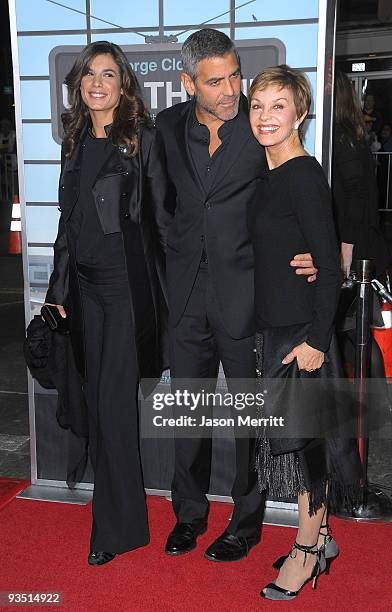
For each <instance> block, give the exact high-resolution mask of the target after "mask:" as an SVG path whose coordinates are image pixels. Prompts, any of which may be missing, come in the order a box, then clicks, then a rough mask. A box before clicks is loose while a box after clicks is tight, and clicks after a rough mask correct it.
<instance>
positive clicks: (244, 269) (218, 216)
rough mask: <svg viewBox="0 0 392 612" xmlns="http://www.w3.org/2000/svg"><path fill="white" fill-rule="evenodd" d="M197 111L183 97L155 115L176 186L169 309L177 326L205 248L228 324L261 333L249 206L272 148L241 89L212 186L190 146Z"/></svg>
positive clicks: (243, 332)
mask: <svg viewBox="0 0 392 612" xmlns="http://www.w3.org/2000/svg"><path fill="white" fill-rule="evenodd" d="M191 110H192V102H184V103H181V104H176V105H175V106H172V107H171V108H168V109H166V110H164V111H162V112H161V113H159V115H158V117H157V120H156V126H157V129H158V132H159V133H160V134H161V136H162V141H163V143H164V146H165V151H166V160H167V169H168V173H169V176H170V179H171V180H172V182H173V184H174V187H175V190H176V206H175V214H174V218H173V221H172V222H171V224H170V227H169V228H168V235H167V256H166V270H167V285H168V295H169V316H170V319H171V323H172V325H176V324H177V323H178V322H179V320H180V318H181V316H182V314H183V312H184V309H185V305H186V302H187V299H188V297H189V294H190V292H191V289H192V286H193V283H194V280H195V277H196V274H197V270H198V267H199V263H200V258H201V254H202V251H203V247H204V248H205V249H206V252H207V255H208V262H209V268H210V272H211V277H212V281H213V283H214V287H215V292H216V297H217V299H218V303H219V307H220V310H221V314H222V319H223V323H224V325H225V327H226V329H227V331H228V332H229V334H230V335H231V336H232V337H233V338H243V337H246V336H249V335H251V334H253V333H254V315H253V308H254V304H253V300H254V289H253V252H252V245H251V243H250V239H249V233H248V228H247V220H246V219H247V214H246V210H247V206H248V204H249V202H250V201H251V200H252V198H253V197H254V194H255V189H256V184H257V181H258V180H259V179H260V177H261V176H262V174H263V171H264V170H265V167H266V161H265V154H264V150H263V148H262V147H261V145H259V143H258V142H257V141H256V139H255V138H254V136H253V134H252V132H251V129H250V126H249V120H248V105H247V100H246V98H245V96H242V99H241V104H240V110H239V113H238V116H237V118H236V120H235V125H234V129H233V133H232V136H231V140H230V143H229V145H228V147H227V149H226V150H225V152H224V156H223V158H222V163H221V164H220V168H219V171H218V174H217V176H216V177H215V181H214V183H213V185H212V187H211V189H210V191H209V192H208V193H206V192H205V190H204V188H203V185H202V184H201V182H200V180H199V179H198V174H197V172H196V171H195V169H194V168H193V164H192V160H191V157H190V154H189V150H188V143H187V133H188V132H187V121H188V120H189V117H190V115H191Z"/></svg>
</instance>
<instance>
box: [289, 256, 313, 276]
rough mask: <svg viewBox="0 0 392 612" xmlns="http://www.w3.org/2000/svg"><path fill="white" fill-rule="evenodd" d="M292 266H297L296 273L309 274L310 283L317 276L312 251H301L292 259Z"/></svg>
mask: <svg viewBox="0 0 392 612" xmlns="http://www.w3.org/2000/svg"><path fill="white" fill-rule="evenodd" d="M290 266H292V267H293V268H296V270H295V273H296V274H300V275H302V276H307V277H308V278H307V281H308V283H313V281H315V280H316V278H317V268H315V267H314V264H313V259H312V256H311V254H310V253H299V254H298V255H296V256H295V257H294V259H292V260H291V261H290Z"/></svg>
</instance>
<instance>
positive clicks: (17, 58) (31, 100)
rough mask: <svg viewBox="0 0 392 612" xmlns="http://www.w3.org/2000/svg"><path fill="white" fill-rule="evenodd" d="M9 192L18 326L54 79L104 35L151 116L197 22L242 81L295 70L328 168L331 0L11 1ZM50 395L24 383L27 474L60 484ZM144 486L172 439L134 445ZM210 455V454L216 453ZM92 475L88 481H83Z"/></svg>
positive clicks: (51, 165) (40, 225)
mask: <svg viewBox="0 0 392 612" xmlns="http://www.w3.org/2000/svg"><path fill="white" fill-rule="evenodd" d="M9 5H10V21H11V30H12V44H13V62H14V76H15V105H16V117H17V135H18V154H19V195H20V200H21V204H22V215H23V220H22V221H23V247H24V273H25V289H26V292H25V297H26V321H27V323H28V322H29V320H30V319H31V317H32V316H33V315H34V314H36V313H37V312H38V311H39V309H40V307H41V305H42V303H43V300H44V296H45V293H46V289H47V284H48V279H49V276H50V273H51V270H52V262H53V258H52V245H53V242H54V240H55V237H56V233H57V224H58V217H59V211H58V208H57V206H58V203H57V188H58V177H59V171H60V145H61V138H62V127H61V120H60V116H61V113H62V112H63V111H64V109H65V108H66V106H67V89H66V86H65V85H64V77H65V75H66V74H67V72H68V70H69V69H70V67H71V66H72V64H73V62H74V60H75V58H76V56H77V55H78V53H79V51H80V50H81V49H82V48H83V47H84V46H85V45H86V44H87V43H89V42H92V41H98V40H110V41H112V42H114V43H116V44H118V45H120V46H121V47H122V48H123V49H124V51H125V52H126V54H127V57H128V59H129V62H130V64H131V65H132V67H133V69H134V71H135V73H136V75H137V77H138V79H139V81H140V84H141V86H142V89H143V93H144V97H145V101H146V103H147V105H148V107H149V108H150V110H151V113H152V115H153V116H154V115H156V114H157V113H158V112H159V111H160V110H162V109H163V108H166V107H168V106H171V105H173V104H176V103H178V102H181V101H184V100H186V92H185V90H184V89H183V88H182V86H181V82H180V73H181V68H182V67H181V59H180V50H181V44H182V43H183V42H184V40H185V39H186V38H187V37H188V36H189V34H191V33H192V32H193V31H195V30H198V29H200V27H203V25H204V24H205V25H206V26H207V25H208V27H214V28H217V29H219V30H222V31H223V32H225V33H226V34H227V35H228V36H230V37H231V38H232V39H233V40H235V41H236V44H237V46H238V50H239V53H240V56H241V64H242V73H243V74H242V78H243V79H242V88H243V92H244V93H245V94H246V93H247V91H248V88H249V86H250V84H251V82H252V78H253V77H254V76H255V74H257V72H259V71H260V70H261V69H262V68H264V67H267V66H273V65H277V64H280V63H287V64H289V65H290V66H292V67H296V68H301V69H302V70H304V71H305V72H306V73H307V75H308V77H309V79H310V82H311V85H312V89H313V97H314V104H313V107H312V109H311V114H310V116H309V118H308V119H307V121H306V124H307V125H306V142H305V146H306V149H307V150H308V151H309V153H310V154H312V155H316V157H317V158H318V159H319V161H320V162H322V163H323V166H324V168H325V171H326V173H327V174H328V164H329V131H330V113H331V103H330V102H331V101H330V94H331V83H332V80H331V66H332V53H333V39H334V13H335V2H334V1H330V0H328V1H327V0H296V2H292V0H280V2H277V3H273V2H265V0H251V1H246V0H235V1H233V0H214V2H211V1H209V0H199V2H183V0H144V1H143V2H139V1H136V0H116V2H107V0H62V1H58V2H57V1H56V2H54V1H53V0H10V1H9ZM55 412H56V395H55V393H52V392H48V391H45V390H44V389H42V388H41V387H40V386H39V385H38V384H37V383H34V382H33V381H31V380H30V422H31V435H32V481H33V483H36V484H39V483H43V482H45V484H50V483H52V484H54V485H56V486H58V484H59V483H61V482H63V481H64V480H65V472H66V457H67V447H68V445H69V440H68V438H67V436H68V433H67V432H66V431H64V430H61V429H60V428H59V427H58V425H57V423H56V418H55ZM216 446H217V448H216V453H215V454H216V457H217V458H216V461H215V464H216V465H215V467H214V476H213V480H212V483H211V492H212V493H215V494H219V495H229V491H230V489H231V480H232V474H233V471H232V466H233V444H232V442H231V441H230V440H217V441H216ZM142 455H143V466H144V474H145V481H146V483H145V484H146V487H147V488H149V489H159V490H162V489H164V490H166V489H169V488H170V479H171V471H172V444H171V441H162V440H142ZM218 456H219V458H218ZM91 480H92V479H91V471H88V473H87V475H86V482H91Z"/></svg>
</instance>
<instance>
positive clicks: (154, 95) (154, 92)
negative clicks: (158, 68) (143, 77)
mask: <svg viewBox="0 0 392 612" xmlns="http://www.w3.org/2000/svg"><path fill="white" fill-rule="evenodd" d="M144 87H150V89H151V104H150V108H151V109H153V108H158V88H159V87H165V83H164V82H163V81H156V82H149V81H148V82H147V81H146V82H145V83H144ZM170 106H171V105H170Z"/></svg>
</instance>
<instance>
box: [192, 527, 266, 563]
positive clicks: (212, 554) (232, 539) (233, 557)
mask: <svg viewBox="0 0 392 612" xmlns="http://www.w3.org/2000/svg"><path fill="white" fill-rule="evenodd" d="M259 541H260V536H253V537H241V536H235V535H232V534H231V533H226V532H224V533H222V535H221V536H219V538H217V539H216V540H215V542H213V543H212V544H211V546H209V547H208V548H207V550H206V552H205V553H204V556H205V557H206V559H209V560H210V561H221V562H225V561H226V562H227V561H240V560H241V559H244V558H245V557H246V556H247V555H248V553H249V551H250V549H251V548H252V546H255V544H258V542H259Z"/></svg>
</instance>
